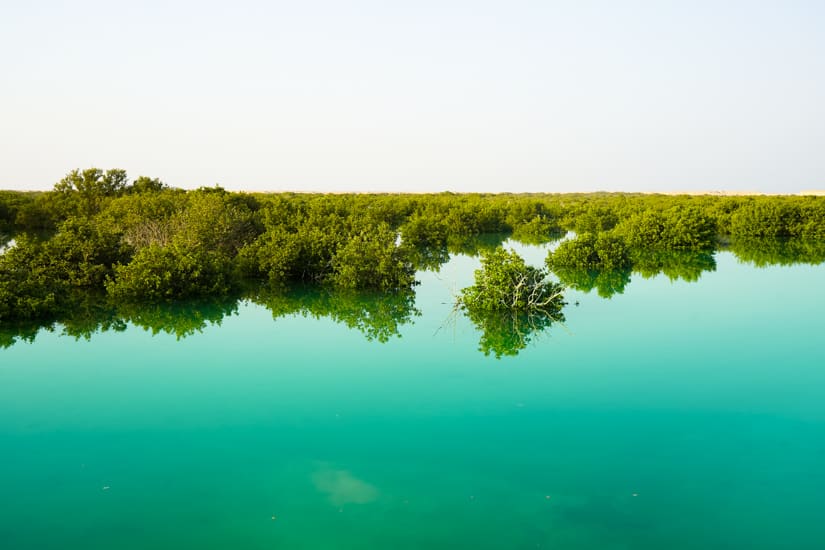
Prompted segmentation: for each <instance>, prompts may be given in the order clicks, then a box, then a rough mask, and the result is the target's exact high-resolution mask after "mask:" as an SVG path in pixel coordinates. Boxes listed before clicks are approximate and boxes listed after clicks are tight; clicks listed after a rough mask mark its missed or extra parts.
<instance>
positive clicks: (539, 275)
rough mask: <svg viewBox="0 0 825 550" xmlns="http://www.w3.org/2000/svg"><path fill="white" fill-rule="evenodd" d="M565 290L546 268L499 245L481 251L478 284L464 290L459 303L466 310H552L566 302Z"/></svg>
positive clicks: (557, 308)
mask: <svg viewBox="0 0 825 550" xmlns="http://www.w3.org/2000/svg"><path fill="white" fill-rule="evenodd" d="M562 290H563V289H562V286H561V285H558V284H556V283H553V282H552V281H551V280H549V279H548V277H547V271H546V270H544V269H539V268H536V267H533V266H530V265H527V264H526V263H525V262H524V259H523V258H522V257H521V256H519V255H518V254H516V253H515V252H514V251H512V250H511V251H506V250H504V248H502V247H499V248H497V249H495V250H493V251H492V252H487V253H483V254H482V256H481V269H477V270H476V272H475V284H473V285H472V286H469V287H467V288H465V289H463V290H462V291H461V295H460V296H459V299H458V303H459V305H460V306H461V307H462V308H463V309H465V310H467V311H523V312H542V311H547V312H551V311H559V310H561V308H562V306H564V299H563V296H562Z"/></svg>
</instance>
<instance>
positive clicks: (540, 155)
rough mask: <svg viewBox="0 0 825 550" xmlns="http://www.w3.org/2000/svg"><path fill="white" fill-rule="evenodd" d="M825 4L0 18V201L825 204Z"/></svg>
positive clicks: (236, 6) (98, 10) (45, 6)
mask: <svg viewBox="0 0 825 550" xmlns="http://www.w3.org/2000/svg"><path fill="white" fill-rule="evenodd" d="M822 28H825V4H823V3H821V2H815V1H786V2H763V3H759V5H756V3H753V2H746V1H738V0H734V1H731V2H725V3H724V5H720V3H717V2H709V1H699V2H692V3H684V2H675V1H662V2H656V3H651V2H642V1H625V2H607V1H583V2H576V3H565V2H538V1H515V2H508V3H506V4H505V3H502V2H427V1H424V2H418V3H415V4H414V5H400V4H398V5H396V4H392V5H390V4H387V3H382V2H371V1H356V2H352V3H348V4H347V5H346V6H344V5H341V4H340V3H336V2H330V1H308V2H301V3H284V2H274V3H272V2H236V3H233V4H232V5H231V6H230V5H224V4H222V3H215V2H190V1H183V2H173V3H168V2H166V3H162V2H153V1H150V2H144V3H141V4H139V5H133V4H129V3H118V2H103V1H79V2H71V3H66V2H40V3H36V4H33V3H32V4H22V3H21V4H18V5H14V6H9V7H6V8H5V9H4V17H3V19H2V20H1V21H0V47H2V48H3V51H5V52H7V53H8V55H7V56H6V58H5V59H4V67H3V71H2V75H1V76H0V79H1V80H0V84H2V86H0V120H1V121H2V123H0V189H23V190H45V189H50V188H51V187H52V186H53V185H54V183H56V182H57V181H58V180H60V178H61V177H63V176H64V175H65V174H66V173H67V172H69V171H70V170H72V169H74V168H87V167H90V166H96V167H100V168H104V169H107V168H123V169H126V170H127V171H128V172H129V174H130V176H131V177H132V178H134V177H137V176H139V175H147V176H151V177H158V178H160V179H162V180H163V181H165V182H167V183H168V184H170V185H173V186H176V187H183V188H194V187H199V186H210V185H214V184H216V183H217V184H220V185H221V186H223V187H225V188H227V189H231V190H248V191H320V192H345V191H352V192H358V191H366V192H392V191H397V192H438V191H455V192H469V191H477V192H551V193H552V192H586V191H627V192H654V191H660V192H675V191H693V192H696V191H722V190H725V191H752V192H761V193H798V192H801V191H806V190H816V189H825V155H823V154H822V151H823V150H825V103H823V101H822V98H823V97H825V34H823V33H822V32H821V29H822Z"/></svg>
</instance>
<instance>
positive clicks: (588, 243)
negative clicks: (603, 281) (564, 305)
mask: <svg viewBox="0 0 825 550" xmlns="http://www.w3.org/2000/svg"><path fill="white" fill-rule="evenodd" d="M547 265H548V267H550V268H551V269H559V268H578V269H592V270H596V269H625V268H627V267H629V266H630V257H629V256H628V250H627V246H626V245H625V242H624V239H622V238H621V237H619V236H617V235H613V234H611V233H599V234H598V235H593V234H592V233H583V234H581V235H579V236H578V237H576V238H575V239H571V240H569V241H564V242H563V243H561V244H560V245H559V246H558V248H557V249H556V251H555V252H551V253H549V254H548V255H547Z"/></svg>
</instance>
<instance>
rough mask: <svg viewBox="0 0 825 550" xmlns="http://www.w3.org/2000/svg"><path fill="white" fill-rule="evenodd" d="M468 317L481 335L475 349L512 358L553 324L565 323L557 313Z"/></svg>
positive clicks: (497, 313) (470, 315)
mask: <svg viewBox="0 0 825 550" xmlns="http://www.w3.org/2000/svg"><path fill="white" fill-rule="evenodd" d="M465 314H466V315H467V317H468V318H469V319H470V321H472V323H473V325H475V327H476V329H478V331H479V332H481V336H480V337H479V341H478V350H479V351H480V352H482V353H483V354H484V355H494V356H495V357H496V359H500V358H501V357H502V356H515V355H518V353H519V352H520V351H521V350H523V349H524V348H526V347H527V345H528V344H529V343H530V342H532V341H533V340H534V339H535V338H536V337H537V336H539V335H540V334H542V333H543V332H545V331H546V330H547V329H549V328H550V325H552V324H553V323H561V322H564V314H563V313H562V312H561V311H559V312H554V313H550V312H538V313H514V312H509V311H500V312H484V313H480V312H470V311H465Z"/></svg>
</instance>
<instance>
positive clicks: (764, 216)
mask: <svg viewBox="0 0 825 550" xmlns="http://www.w3.org/2000/svg"><path fill="white" fill-rule="evenodd" d="M570 232H572V233H570ZM565 234H568V235H570V236H571V238H569V239H568V240H566V241H565V242H563V243H562V244H561V245H560V246H559V247H557V250H556V251H555V253H553V254H550V255H549V256H548V258H547V267H548V268H549V269H550V270H552V271H553V273H554V274H555V275H556V276H557V277H558V278H559V279H560V280H561V282H562V284H564V285H565V286H570V287H574V288H577V289H580V290H585V291H588V290H590V289H596V290H597V291H598V292H599V293H600V294H601V295H603V296H610V295H612V294H615V293H617V292H622V290H623V289H624V287H625V286H626V284H627V283H628V281H629V280H630V276H631V274H632V273H637V274H639V275H641V276H645V277H647V276H651V275H653V274H656V273H665V274H667V275H668V276H669V277H671V278H682V279H685V280H696V279H697V278H698V277H699V275H700V274H701V273H702V272H703V271H706V270H712V269H714V268H715V262H714V259H713V252H714V250H716V249H717V248H719V247H720V246H722V247H728V248H729V249H730V250H732V251H733V252H734V253H735V254H736V255H737V256H738V257H739V258H741V259H742V260H743V261H748V262H753V263H754V264H756V265H766V264H768V263H790V262H794V261H805V262H809V263H820V262H822V261H825V244H824V243H825V198H822V197H795V196H794V197H792V196H777V197H716V196H665V195H641V194H609V193H595V194H565V195H552V194H532V195H526V194H525V195H513V194H495V195H492V194H487V195H485V194H458V195H457V194H452V193H440V194H429V195H398V194H370V195H354V194H349V195H324V194H294V193H279V194H265V193H256V194H250V193H230V192H227V191H225V190H224V189H221V188H220V187H212V188H201V189H198V190H195V191H188V192H187V191H183V190H180V189H175V188H172V187H170V186H168V185H166V184H164V183H163V182H161V181H159V180H157V179H154V178H148V177H139V178H137V179H135V180H131V181H130V180H129V178H128V176H127V174H126V173H125V172H124V171H122V170H108V171H103V170H99V169H87V170H75V171H72V172H70V173H69V174H67V176H66V177H65V178H63V179H62V180H61V181H60V182H58V183H57V184H56V185H55V186H54V189H53V190H52V191H49V192H40V193H22V192H13V191H2V192H0V250H2V247H3V245H4V244H5V243H6V242H7V241H8V240H9V239H11V238H14V241H15V243H16V244H15V246H12V247H11V248H9V249H8V250H7V251H5V252H4V253H3V254H2V255H0V325H2V326H3V327H5V328H6V329H9V330H12V332H14V330H17V329H13V327H18V328H19V329H20V330H23V328H22V327H26V326H31V325H37V324H45V325H49V324H50V323H53V322H55V321H59V322H61V323H63V324H64V325H65V326H68V325H71V324H72V323H76V324H77V325H78V326H80V325H82V324H83V323H82V322H81V320H82V319H84V318H86V319H88V320H89V326H92V325H94V326H97V327H98V328H100V327H106V326H108V327H111V328H117V327H121V326H125V325H124V323H125V322H133V323H137V324H140V323H141V322H142V321H140V319H144V318H151V317H152V314H151V313H150V312H151V310H152V308H155V310H156V311H170V310H174V308H175V307H184V308H185V306H183V305H182V304H183V302H184V301H189V302H187V303H190V302H191V303H209V304H215V303H218V304H230V305H229V306H227V307H229V308H230V309H231V308H232V307H234V305H231V304H236V303H237V300H238V299H252V300H258V301H259V302H261V303H266V304H268V305H269V306H271V307H272V309H273V311H280V310H282V309H283V308H286V309H287V310H289V309H290V308H291V309H292V310H294V311H303V312H305V313H306V314H312V315H325V316H332V317H335V318H339V319H340V320H341V321H342V322H345V323H347V324H350V325H352V326H355V327H359V328H361V330H363V331H364V332H365V334H368V335H370V336H371V337H373V338H375V339H377V340H384V339H386V338H387V337H388V336H389V335H391V334H392V333H394V331H395V329H393V328H392V327H393V326H394V325H393V323H392V322H389V318H390V313H392V317H393V318H400V319H403V320H402V322H408V321H409V319H410V317H411V316H412V315H414V313H413V309H412V296H413V294H412V289H413V288H414V284H415V280H414V274H415V272H416V270H438V269H439V267H440V266H441V265H442V264H443V263H444V262H445V261H447V259H448V258H449V256H450V254H455V253H465V254H473V255H474V254H479V253H484V254H485V256H484V257H485V261H491V260H489V259H490V258H498V260H500V261H504V260H506V261H505V262H504V263H505V264H506V263H507V262H509V264H508V265H510V267H515V268H518V269H521V268H522V267H524V268H527V267H529V266H520V265H518V260H519V259H516V258H513V257H509V259H508V257H507V253H505V252H504V251H496V247H497V246H498V245H499V244H500V243H501V242H502V241H503V240H504V239H505V238H507V237H508V236H509V237H511V238H513V239H515V240H518V241H521V242H525V243H542V242H549V241H552V240H555V239H559V238H561V237H562V236H564V235H565ZM502 265H503V264H502ZM530 269H532V270H534V271H531V272H530V274H529V276H530V277H534V276H535V277H536V278H537V277H538V276H539V275H541V276H542V280H544V279H543V278H544V275H546V274H545V273H544V271H543V270H541V269H538V268H530ZM528 271H529V270H528ZM502 280H503V279H502ZM295 288H302V289H307V288H308V289H310V290H311V291H312V292H320V293H319V294H318V296H325V297H326V298H324V299H323V300H321V299H320V298H318V299H316V300H314V301H310V302H308V303H304V302H305V301H306V300H307V298H306V296H308V295H311V292H310V294H306V292H304V291H302V292H304V294H303V296H304V298H302V300H304V302H302V304H303V305H298V304H297V303H296V302H295V301H294V300H292V301H290V300H291V299H290V298H289V296H291V295H292V294H290V293H291V292H293V291H291V290H290V289H295ZM476 290H477V289H476ZM473 292H474V291H472V290H469V291H467V293H465V294H464V295H463V296H462V299H463V301H464V303H465V304H468V303H470V302H471V301H472V299H473V294H472V293H473ZM364 293H367V294H369V293H373V294H375V293H377V295H378V296H381V297H382V298H380V300H384V302H383V303H384V304H385V306H386V307H385V308H384V309H381V308H379V309H378V310H377V311H374V312H371V313H370V312H366V311H364V310H361V309H359V307H365V306H363V301H359V300H355V299H354V298H353V299H349V298H345V297H346V296H363V295H365V294H364ZM475 298H477V299H478V300H482V298H481V294H479V295H476V296H475ZM348 300H349V301H348ZM352 300H355V302H353V301H352ZM380 300H379V301H380ZM192 301H194V302H192ZM204 301H205V302H204ZM482 301H483V300H482ZM357 303H361V304H362V305H361V306H357V305H356V304H357ZM520 303H521V302H520V301H519V300H516V305H515V307H512V308H510V309H511V310H512V311H520V312H521V314H523V313H525V310H524V309H521V306H520V305H519V304H520ZM176 304H177V305H176ZM511 305H512V302H511ZM198 307H200V306H198ZM370 307H372V306H370ZM170 308H171V309H170ZM470 309H474V311H473V312H470V311H469V310H470ZM218 310H219V311H224V309H222V308H218ZM209 311H212V310H211V309H210V310H209ZM359 311H361V313H358V312H359ZM136 312H140V315H138V314H137V313H136ZM480 312H485V313H483V314H482V313H480ZM491 312H492V309H490V308H467V313H468V315H469V316H471V317H473V316H474V317H473V318H474V322H476V323H477V324H483V322H484V321H482V317H484V318H485V319H492V317H493V315H492V313H491ZM84 315H85V317H84ZM107 316H108V317H107ZM382 316H383V317H382ZM371 317H372V318H377V319H383V321H381V322H379V324H377V325H374V326H370V325H369V323H370V321H368V319H369V318H371ZM205 318H208V315H207V316H206V317H205ZM106 319H108V320H106ZM512 322H513V321H512V318H510V319H504V320H501V319H499V320H498V321H494V322H493V321H490V322H489V323H488V326H504V325H508V323H509V324H510V325H512ZM67 323H68V325H67ZM107 323H108V325H107ZM144 324H145V326H147V327H148V326H151V327H155V326H156V325H155V323H154V321H153V322H145V323H144ZM528 325H529V323H528ZM533 325H536V322H535V319H534V320H533ZM161 326H163V325H162V324H161ZM395 326H397V325H395ZM521 326H526V325H524V324H523V323H522V324H520V325H519V327H521ZM386 327H390V328H386ZM167 328H168V327H167ZM163 330H166V329H163ZM24 332H25V331H24ZM174 332H175V333H178V334H186V333H187V330H186V329H174ZM81 333H82V331H78V332H77V334H78V335H79V334H81ZM21 334H22V333H21ZM497 334H499V335H500V334H501V331H498V333H497ZM505 340H506V338H505ZM488 341H490V342H494V341H496V338H490V339H488ZM511 347H512V346H511ZM488 349H489V350H493V351H495V349H496V346H495V345H494V344H490V345H489V346H488Z"/></svg>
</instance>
